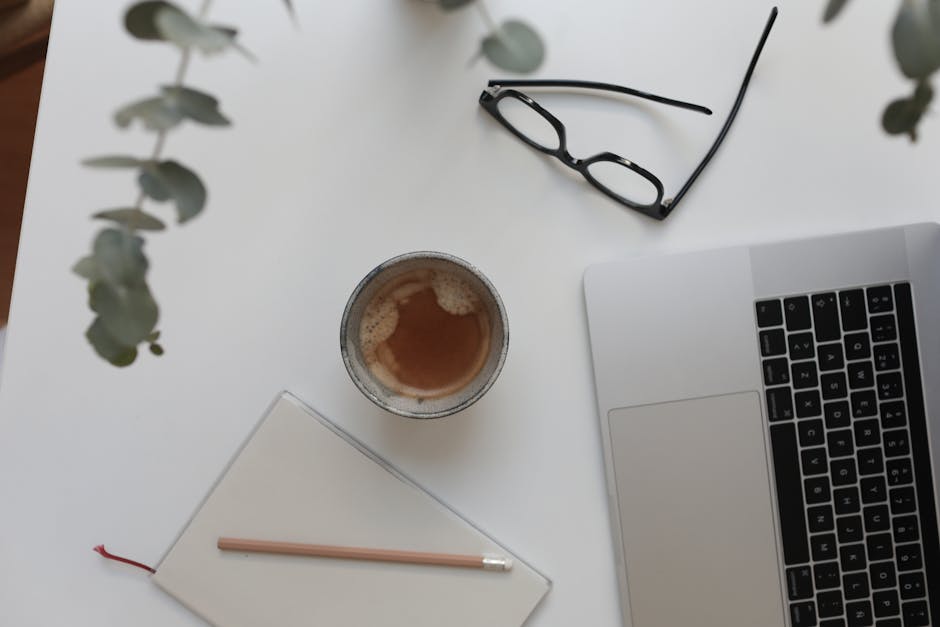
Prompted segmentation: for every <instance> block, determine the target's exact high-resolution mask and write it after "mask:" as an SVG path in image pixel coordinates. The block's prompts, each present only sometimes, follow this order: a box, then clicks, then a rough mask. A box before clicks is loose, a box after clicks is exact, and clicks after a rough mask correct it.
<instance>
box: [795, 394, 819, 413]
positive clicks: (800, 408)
mask: <svg viewBox="0 0 940 627" xmlns="http://www.w3.org/2000/svg"><path fill="white" fill-rule="evenodd" d="M793 399H794V401H795V403H796V417H797V418H812V417H813V416H819V415H820V414H822V407H821V405H822V401H821V400H820V398H819V390H804V391H802V392H797V393H795V394H794V395H793Z"/></svg>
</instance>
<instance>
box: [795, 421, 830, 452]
mask: <svg viewBox="0 0 940 627" xmlns="http://www.w3.org/2000/svg"><path fill="white" fill-rule="evenodd" d="M796 428H797V431H799V434H800V446H803V447H806V446H822V445H823V444H825V443H826V431H825V429H823V421H822V420H819V419H818V418H817V419H816V420H801V421H800V422H799V424H798V425H797V427H796Z"/></svg>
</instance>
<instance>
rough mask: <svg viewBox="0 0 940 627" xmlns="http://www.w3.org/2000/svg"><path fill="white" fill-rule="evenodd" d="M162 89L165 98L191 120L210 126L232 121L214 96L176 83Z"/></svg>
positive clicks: (226, 123)
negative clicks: (223, 113)
mask: <svg viewBox="0 0 940 627" xmlns="http://www.w3.org/2000/svg"><path fill="white" fill-rule="evenodd" d="M160 89H161V91H162V92H163V97H164V99H165V100H166V101H167V102H168V103H169V104H170V105H172V106H173V107H174V108H175V110H177V111H179V112H180V114H182V115H184V116H186V117H187V118H189V119H191V120H194V121H196V122H200V123H202V124H207V125H209V126H228V125H230V124H231V123H232V122H231V121H230V120H229V119H228V118H227V117H225V116H224V115H222V113H221V112H220V111H219V101H218V99H217V98H215V97H214V96H211V95H209V94H207V93H205V92H202V91H199V90H197V89H191V88H189V87H182V86H176V85H167V86H164V87H161V88H160Z"/></svg>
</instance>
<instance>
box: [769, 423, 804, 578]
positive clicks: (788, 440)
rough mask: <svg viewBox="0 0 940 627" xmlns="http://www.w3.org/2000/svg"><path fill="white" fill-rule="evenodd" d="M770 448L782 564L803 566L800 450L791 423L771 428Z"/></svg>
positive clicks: (794, 429) (794, 428)
mask: <svg viewBox="0 0 940 627" xmlns="http://www.w3.org/2000/svg"><path fill="white" fill-rule="evenodd" d="M770 444H771V451H772V452H773V458H774V479H775V484H776V487H777V505H778V510H779V512H780V533H781V536H782V538H781V539H782V541H783V561H784V563H785V564H787V565H793V564H805V563H806V562H808V561H809V540H808V538H807V537H806V513H805V510H804V505H803V490H802V487H803V486H802V482H801V477H800V468H799V462H798V460H799V449H798V448H797V443H796V427H795V426H794V425H793V423H780V424H775V425H771V427H770Z"/></svg>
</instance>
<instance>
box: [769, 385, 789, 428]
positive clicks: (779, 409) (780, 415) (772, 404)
mask: <svg viewBox="0 0 940 627" xmlns="http://www.w3.org/2000/svg"><path fill="white" fill-rule="evenodd" d="M765 395H766V397H767V414H768V418H769V419H770V421H771V422H774V421H777V420H790V419H792V418H793V395H792V394H790V388H789V387H788V386H784V387H782V388H768V389H767V391H766V392H765Z"/></svg>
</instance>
